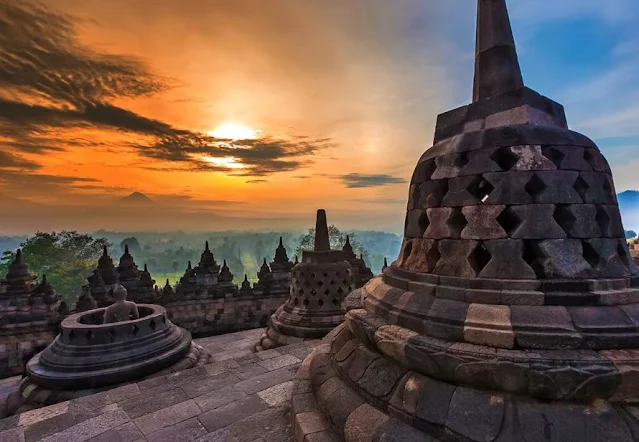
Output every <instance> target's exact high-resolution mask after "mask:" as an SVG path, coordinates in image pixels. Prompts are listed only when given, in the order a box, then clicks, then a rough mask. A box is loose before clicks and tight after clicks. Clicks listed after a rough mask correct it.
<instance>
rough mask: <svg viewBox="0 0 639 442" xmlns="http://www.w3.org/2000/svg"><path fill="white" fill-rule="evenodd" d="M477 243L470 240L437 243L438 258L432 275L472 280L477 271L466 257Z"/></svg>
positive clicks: (446, 240) (448, 240)
mask: <svg viewBox="0 0 639 442" xmlns="http://www.w3.org/2000/svg"><path fill="white" fill-rule="evenodd" d="M478 245H479V243H478V242H477V241H472V240H453V239H444V240H441V241H439V254H440V258H439V260H438V261H437V265H436V266H435V269H434V270H433V273H436V274H438V275H445V276H457V277H462V278H474V277H475V276H476V275H477V271H476V270H475V269H474V268H473V266H472V265H471V264H470V262H469V261H468V257H469V256H470V255H471V253H472V252H473V251H474V250H475V249H476V248H477V246H478Z"/></svg>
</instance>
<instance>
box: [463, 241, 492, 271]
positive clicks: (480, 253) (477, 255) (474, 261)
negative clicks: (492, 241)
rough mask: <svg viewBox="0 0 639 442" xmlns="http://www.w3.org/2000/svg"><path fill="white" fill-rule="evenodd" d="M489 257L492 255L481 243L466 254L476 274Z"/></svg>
mask: <svg viewBox="0 0 639 442" xmlns="http://www.w3.org/2000/svg"><path fill="white" fill-rule="evenodd" d="M491 259H492V255H491V254H490V252H489V251H488V249H487V248H486V246H485V245H484V244H483V243H481V244H479V245H478V246H477V247H475V250H473V251H472V252H471V253H470V255H468V262H469V263H470V266H471V267H472V268H473V270H475V272H476V273H477V274H479V273H480V272H481V271H482V270H483V269H484V267H486V266H487V265H488V263H489V262H490V260H491Z"/></svg>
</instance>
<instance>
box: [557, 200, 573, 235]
mask: <svg viewBox="0 0 639 442" xmlns="http://www.w3.org/2000/svg"><path fill="white" fill-rule="evenodd" d="M552 216H553V218H554V219H555V221H557V224H559V226H560V227H561V228H562V229H563V230H564V232H566V233H568V232H570V230H572V228H573V226H574V225H575V222H576V221H577V218H575V215H573V213H572V212H571V211H570V206H568V205H566V204H560V205H558V206H557V207H556V208H555V211H554V212H553V214H552Z"/></svg>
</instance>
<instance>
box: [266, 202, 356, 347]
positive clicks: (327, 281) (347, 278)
mask: <svg viewBox="0 0 639 442" xmlns="http://www.w3.org/2000/svg"><path fill="white" fill-rule="evenodd" d="M354 282H355V281H354V279H353V268H352V266H351V265H350V263H349V262H348V261H347V257H346V254H345V253H344V252H343V251H342V250H331V246H330V240H329V235H328V225H327V223H326V212H325V211H324V210H318V211H317V219H316V224H315V245H314V249H313V250H304V251H303V252H302V262H300V263H299V264H297V265H295V266H294V267H293V269H292V271H291V286H290V296H289V298H288V300H287V301H286V302H285V303H284V305H282V306H281V307H280V308H279V309H278V310H277V311H276V312H275V313H274V314H273V315H272V316H271V318H270V321H269V324H268V327H267V329H266V333H265V334H264V335H263V336H262V338H261V339H260V344H259V345H258V347H257V348H258V350H261V349H264V350H266V349H270V348H273V347H279V346H281V345H286V344H291V343H294V342H299V341H302V340H304V339H320V338H323V337H324V336H326V334H327V333H328V332H329V331H331V330H332V329H333V328H335V327H337V326H338V325H339V324H341V323H342V321H344V311H343V309H342V302H343V301H344V298H345V297H346V295H347V294H348V293H349V292H350V291H351V290H353V289H354V288H355V286H354Z"/></svg>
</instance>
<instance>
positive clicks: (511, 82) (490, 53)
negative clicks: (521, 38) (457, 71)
mask: <svg viewBox="0 0 639 442" xmlns="http://www.w3.org/2000/svg"><path fill="white" fill-rule="evenodd" d="M523 86H524V80H523V77H522V75H521V69H520V67H519V60H518V58H517V50H516V48H515V39H514V38H513V32H512V28H511V26H510V18H509V17H508V8H507V7H506V0H478V2H477V36H476V47H475V83H474V87H473V102H475V103H476V102H478V101H482V100H488V99H491V98H494V97H496V96H499V95H501V94H503V93H505V92H510V91H513V90H516V89H520V88H522V87H523Z"/></svg>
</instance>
